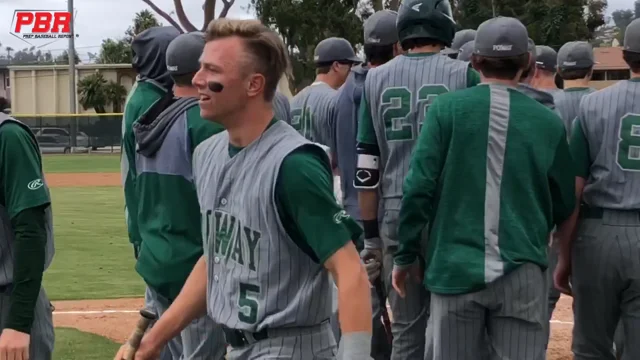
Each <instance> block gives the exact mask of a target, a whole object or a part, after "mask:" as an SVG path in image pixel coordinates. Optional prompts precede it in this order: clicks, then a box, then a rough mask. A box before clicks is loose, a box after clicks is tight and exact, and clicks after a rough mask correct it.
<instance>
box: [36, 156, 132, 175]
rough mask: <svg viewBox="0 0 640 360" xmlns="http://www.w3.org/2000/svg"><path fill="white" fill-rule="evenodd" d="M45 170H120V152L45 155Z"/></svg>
mask: <svg viewBox="0 0 640 360" xmlns="http://www.w3.org/2000/svg"><path fill="white" fill-rule="evenodd" d="M43 163H44V164H43V165H44V172H45V173H49V174H53V173H99V172H120V154H73V155H68V154H65V155H45V156H43Z"/></svg>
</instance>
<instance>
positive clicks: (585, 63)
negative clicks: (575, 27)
mask: <svg viewBox="0 0 640 360" xmlns="http://www.w3.org/2000/svg"><path fill="white" fill-rule="evenodd" d="M556 62H557V65H558V74H559V75H560V77H561V78H562V79H563V80H579V79H586V78H587V77H590V75H591V73H592V71H593V65H594V64H595V61H594V57H593V47H591V45H590V44H589V43H588V42H586V41H570V42H568V43H566V44H564V45H562V47H561V48H560V50H559V51H558V57H557V60H556Z"/></svg>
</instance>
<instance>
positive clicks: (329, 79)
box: [314, 74, 340, 89]
mask: <svg viewBox="0 0 640 360" xmlns="http://www.w3.org/2000/svg"><path fill="white" fill-rule="evenodd" d="M314 82H323V83H325V84H327V85H329V86H331V87H332V88H333V89H338V88H339V87H340V84H338V81H337V80H336V79H335V78H334V77H333V76H331V74H318V75H316V79H315V81H314Z"/></svg>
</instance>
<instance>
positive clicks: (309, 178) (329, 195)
mask: <svg viewBox="0 0 640 360" xmlns="http://www.w3.org/2000/svg"><path fill="white" fill-rule="evenodd" d="M326 157H327V156H326V154H325V153H324V151H323V150H322V149H320V148H317V147H315V146H314V147H310V146H308V147H303V148H300V149H298V150H296V151H294V152H293V153H291V154H289V155H288V156H287V157H286V158H285V159H284V161H283V162H282V165H281V167H280V172H279V174H278V180H277V184H276V190H275V191H276V193H275V199H276V206H277V208H278V214H279V215H280V220H281V222H282V224H283V226H284V227H285V230H286V231H287V234H289V236H290V237H291V239H293V241H295V242H296V243H297V244H298V246H299V247H300V248H301V249H302V250H303V251H304V252H305V253H307V254H308V255H309V256H310V257H311V258H312V259H314V261H317V262H318V263H320V264H323V263H324V262H325V261H327V260H328V259H329V258H330V257H331V256H332V255H333V254H334V253H335V252H336V251H338V250H339V249H340V248H342V247H343V246H344V245H345V244H347V243H348V242H349V241H351V240H357V239H359V238H360V236H361V235H362V229H361V228H360V226H359V225H358V224H357V223H356V221H355V220H354V219H352V218H351V217H349V215H348V214H347V213H346V212H345V211H344V210H343V209H342V208H341V207H340V206H339V205H338V203H337V202H336V199H335V196H334V194H333V176H332V175H331V169H330V166H329V163H328V161H327V159H326ZM309 204H313V205H312V206H310V205H309Z"/></svg>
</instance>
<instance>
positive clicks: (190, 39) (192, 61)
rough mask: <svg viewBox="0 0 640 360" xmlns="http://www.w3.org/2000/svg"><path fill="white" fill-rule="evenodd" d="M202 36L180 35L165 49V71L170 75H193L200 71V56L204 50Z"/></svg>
mask: <svg viewBox="0 0 640 360" xmlns="http://www.w3.org/2000/svg"><path fill="white" fill-rule="evenodd" d="M204 44H205V41H204V34H203V33H201V32H190V33H187V34H180V35H178V37H176V38H175V39H173V40H172V41H171V42H170V43H169V46H168V47H167V71H169V74H171V75H186V74H193V73H195V72H197V71H198V70H200V55H202V50H203V49H204Z"/></svg>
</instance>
